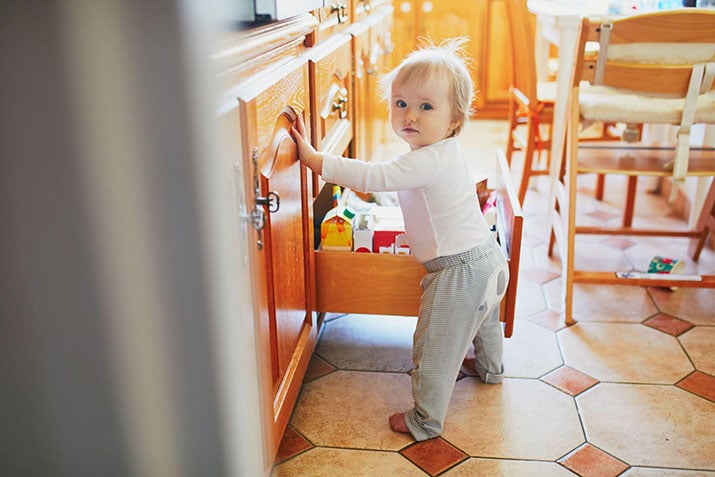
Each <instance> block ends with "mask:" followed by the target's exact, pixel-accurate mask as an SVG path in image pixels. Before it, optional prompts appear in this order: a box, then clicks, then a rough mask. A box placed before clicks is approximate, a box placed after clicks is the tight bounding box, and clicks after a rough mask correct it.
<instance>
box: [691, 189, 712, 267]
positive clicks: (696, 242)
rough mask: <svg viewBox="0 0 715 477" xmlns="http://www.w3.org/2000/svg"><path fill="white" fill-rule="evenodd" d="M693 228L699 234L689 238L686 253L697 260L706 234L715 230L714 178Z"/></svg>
mask: <svg viewBox="0 0 715 477" xmlns="http://www.w3.org/2000/svg"><path fill="white" fill-rule="evenodd" d="M695 229H696V230H699V231H700V236H699V237H697V238H695V239H693V240H691V242H690V246H689V247H688V255H690V257H691V258H692V259H693V260H696V261H697V260H698V259H699V258H700V252H702V250H703V247H704V246H705V241H706V240H707V238H708V235H710V233H712V232H713V231H714V230H715V179H713V181H712V183H711V184H710V190H709V191H708V195H707V196H706V197H705V202H703V208H702V209H701V210H700V216H699V217H698V222H697V224H696V226H695Z"/></svg>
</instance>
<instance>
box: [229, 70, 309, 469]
mask: <svg viewBox="0 0 715 477" xmlns="http://www.w3.org/2000/svg"><path fill="white" fill-rule="evenodd" d="M308 84H309V83H308V64H307V61H306V60H305V59H297V60H295V61H291V62H289V63H287V64H286V65H285V66H284V67H282V68H279V69H278V70H276V71H274V72H272V73H271V74H270V75H268V76H265V77H261V78H260V80H259V79H257V80H256V83H253V84H246V85H245V86H246V89H244V90H241V91H238V93H237V98H238V101H239V107H240V110H241V123H242V124H243V125H244V126H243V128H242V129H243V137H242V143H243V157H244V158H250V162H249V163H248V164H247V165H245V166H244V167H246V171H245V172H246V174H245V181H246V190H252V191H253V197H251V196H250V195H249V196H248V197H247V200H248V201H249V202H250V201H253V203H254V204H256V206H257V208H255V209H253V210H255V211H256V212H257V213H258V214H263V215H262V216H260V215H259V217H260V218H259V219H258V220H259V223H258V224H257V227H256V230H254V234H255V242H254V243H253V244H251V245H249V247H250V252H249V257H250V260H251V269H252V271H253V272H254V282H253V283H254V287H255V288H254V290H255V292H254V297H256V298H258V299H257V300H256V302H255V305H256V318H257V320H256V323H257V325H258V326H257V330H258V339H259V349H260V350H261V353H262V354H263V356H262V360H261V363H262V376H263V377H264V378H267V379H266V380H265V387H266V389H265V396H266V399H265V406H266V408H267V409H271V410H272V412H271V413H267V415H268V416H269V417H270V418H271V419H272V422H269V423H268V431H269V435H270V440H269V442H268V445H269V446H270V447H269V448H270V453H271V455H272V454H274V453H275V450H277V446H278V443H279V442H280V439H281V436H282V434H283V430H284V429H285V426H286V425H287V423H288V419H289V417H290V414H291V412H292V410H293V406H294V404H295V400H296V398H297V395H298V391H299V389H300V385H301V381H302V377H303V375H304V374H305V370H306V368H307V365H308V361H309V359H310V356H311V354H312V352H313V349H314V347H315V343H316V339H317V322H316V315H315V313H314V312H313V310H314V309H315V307H314V305H313V301H312V296H313V290H314V289H315V286H314V284H313V283H312V277H313V273H312V251H311V248H312V246H311V244H312V243H313V238H312V215H311V214H310V211H311V208H310V207H309V206H308V187H309V183H308V177H307V173H306V169H305V167H303V166H301V164H300V163H299V161H298V159H297V148H296V145H295V142H294V141H293V139H292V138H291V137H290V133H289V130H290V126H291V125H293V124H294V122H295V118H296V117H297V114H299V113H300V112H302V110H303V109H304V108H305V107H306V106H307V104H308ZM261 226H262V227H263V228H262V229H261V228H260V227H261Z"/></svg>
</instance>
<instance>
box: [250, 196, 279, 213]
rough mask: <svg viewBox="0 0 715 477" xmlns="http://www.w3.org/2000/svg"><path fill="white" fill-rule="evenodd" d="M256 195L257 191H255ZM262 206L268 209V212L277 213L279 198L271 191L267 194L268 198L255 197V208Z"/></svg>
mask: <svg viewBox="0 0 715 477" xmlns="http://www.w3.org/2000/svg"><path fill="white" fill-rule="evenodd" d="M256 193H258V191H256ZM261 205H262V206H263V207H266V208H267V209H268V212H270V213H274V212H278V209H280V208H281V198H280V196H279V195H278V194H276V193H275V192H273V191H271V192H269V193H268V197H258V196H257V197H256V207H258V206H261Z"/></svg>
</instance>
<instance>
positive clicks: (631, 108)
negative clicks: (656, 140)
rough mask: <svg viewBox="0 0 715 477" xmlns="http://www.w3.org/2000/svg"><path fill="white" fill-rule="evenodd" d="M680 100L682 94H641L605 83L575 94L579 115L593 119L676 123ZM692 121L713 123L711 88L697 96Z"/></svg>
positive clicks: (714, 105)
mask: <svg viewBox="0 0 715 477" xmlns="http://www.w3.org/2000/svg"><path fill="white" fill-rule="evenodd" d="M644 81H647V80H646V79H644ZM684 104H685V101H684V99H683V98H664V97H659V96H643V95H637V94H632V93H629V92H625V91H621V90H617V89H615V88H610V87H607V86H587V87H583V88H582V89H581V92H580V94H579V107H580V109H581V116H582V117H583V118H584V119H587V120H593V121H607V122H623V123H658V124H680V120H681V118H682V116H683V106H684ZM693 122H694V123H715V93H714V92H712V91H710V92H708V93H705V94H701V95H700V96H699V97H698V101H697V108H696V112H695V120H694V121H693Z"/></svg>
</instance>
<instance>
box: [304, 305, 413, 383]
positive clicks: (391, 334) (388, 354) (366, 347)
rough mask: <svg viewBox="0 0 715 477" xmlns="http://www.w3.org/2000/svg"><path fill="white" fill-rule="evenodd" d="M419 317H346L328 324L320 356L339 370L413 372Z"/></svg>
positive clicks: (320, 343)
mask: <svg viewBox="0 0 715 477" xmlns="http://www.w3.org/2000/svg"><path fill="white" fill-rule="evenodd" d="M416 325H417V318H415V317H407V316H385V315H353V314H351V315H345V316H343V317H341V318H339V319H337V320H333V321H331V322H330V323H326V324H325V330H324V331H323V334H322V336H321V338H320V342H319V343H318V348H317V350H316V354H318V355H319V356H321V357H322V358H323V359H325V360H326V361H327V362H329V363H330V364H332V365H333V366H335V367H337V368H339V369H353V370H365V371H367V370H371V371H398V372H399V371H401V372H407V371H409V370H411V369H412V367H413V365H412V335H413V333H414V332H415V326H416Z"/></svg>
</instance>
